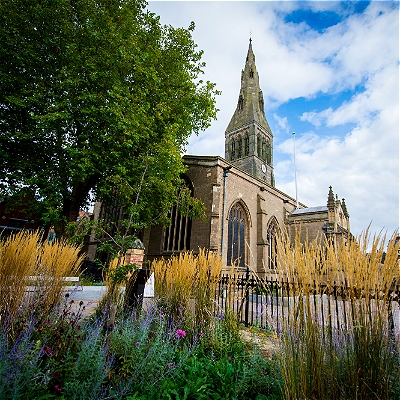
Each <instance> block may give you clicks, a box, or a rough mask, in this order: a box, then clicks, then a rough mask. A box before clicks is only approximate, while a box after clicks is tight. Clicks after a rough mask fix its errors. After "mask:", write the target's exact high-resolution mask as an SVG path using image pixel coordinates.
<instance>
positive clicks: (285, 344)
mask: <svg viewBox="0 0 400 400" xmlns="http://www.w3.org/2000/svg"><path fill="white" fill-rule="evenodd" d="M370 239H371V238H370V235H369V232H368V230H367V231H366V232H365V233H364V234H363V235H361V236H360V237H358V238H357V239H355V238H351V239H349V240H348V241H347V242H346V243H345V242H341V243H336V244H335V243H333V242H331V241H326V242H325V243H323V242H322V241H321V240H318V239H316V240H314V241H312V242H306V243H301V242H300V236H299V235H297V237H296V239H295V241H294V243H292V244H291V243H290V242H289V240H288V237H286V238H285V239H284V240H282V241H281V242H279V243H278V270H277V272H278V274H279V276H280V282H281V285H282V287H286V288H287V293H288V295H287V296H288V303H289V307H288V308H287V315H285V316H284V318H282V335H281V343H282V352H281V357H280V361H281V370H282V374H283V381H284V389H285V398H287V399H299V398H307V399H353V398H354V399H357V398H358V399H370V398H371V399H372V398H381V399H388V398H394V397H393V396H394V395H395V394H394V393H395V392H396V391H398V390H399V388H400V386H399V384H400V382H399V353H398V352H399V346H398V345H399V343H398V337H396V336H395V334H394V330H393V314H392V307H393V301H392V300H393V295H394V293H395V291H394V288H395V286H396V283H397V281H398V279H399V277H400V274H399V272H400V271H399V264H398V261H397V250H398V247H399V245H398V243H397V244H396V242H395V240H394V236H393V237H392V239H391V240H390V241H389V244H388V246H387V247H385V242H386V238H385V236H380V235H378V236H375V237H373V239H372V243H371V240H370ZM370 243H371V245H370ZM398 394H399V392H397V395H398Z"/></svg>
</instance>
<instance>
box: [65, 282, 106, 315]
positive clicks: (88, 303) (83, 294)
mask: <svg viewBox="0 0 400 400" xmlns="http://www.w3.org/2000/svg"><path fill="white" fill-rule="evenodd" d="M106 292H107V287H106V286H81V287H74V286H71V290H69V291H68V293H69V295H70V297H69V298H70V299H71V300H74V307H76V308H78V307H79V302H80V301H83V305H84V306H85V311H84V313H83V315H84V316H87V315H90V314H92V313H93V312H94V310H95V309H96V307H97V306H98V304H99V303H100V301H101V299H102V298H103V296H104V295H105V294H106Z"/></svg>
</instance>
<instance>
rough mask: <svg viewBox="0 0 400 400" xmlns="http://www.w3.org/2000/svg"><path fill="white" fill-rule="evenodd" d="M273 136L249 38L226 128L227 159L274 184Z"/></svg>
mask: <svg viewBox="0 0 400 400" xmlns="http://www.w3.org/2000/svg"><path fill="white" fill-rule="evenodd" d="M272 140H273V135H272V132H271V129H270V127H269V125H268V122H267V119H266V118H265V112H264V98H263V93H262V91H261V89H260V83H259V78H258V72H257V68H256V63H255V56H254V53H253V48H252V45H251V39H250V43H249V49H248V51H247V57H246V64H245V67H244V69H243V70H242V78H241V87H240V93H239V99H238V103H237V107H236V110H235V112H234V114H233V116H232V118H231V121H230V122H229V125H228V127H227V128H226V131H225V159H227V160H228V161H230V162H232V163H233V164H235V165H236V166H237V167H239V168H241V169H243V170H244V171H246V172H248V173H249V174H251V175H254V176H255V177H257V178H259V179H261V180H263V181H264V182H266V183H267V184H269V185H271V186H275V181H274V173H273V164H272V148H273V147H272Z"/></svg>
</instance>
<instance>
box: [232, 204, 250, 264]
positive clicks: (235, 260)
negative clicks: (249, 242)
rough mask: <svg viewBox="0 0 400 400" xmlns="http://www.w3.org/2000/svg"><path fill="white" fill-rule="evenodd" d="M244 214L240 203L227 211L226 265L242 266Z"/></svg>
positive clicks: (244, 260) (243, 258) (244, 228)
mask: <svg viewBox="0 0 400 400" xmlns="http://www.w3.org/2000/svg"><path fill="white" fill-rule="evenodd" d="M245 235H246V214H245V211H244V209H243V207H242V206H241V204H240V203H236V204H234V205H233V206H232V208H231V210H230V211H229V217H228V247H227V265H236V266H239V267H244V266H245V265H246V259H245Z"/></svg>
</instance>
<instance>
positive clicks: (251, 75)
mask: <svg viewBox="0 0 400 400" xmlns="http://www.w3.org/2000/svg"><path fill="white" fill-rule="evenodd" d="M250 78H252V79H253V78H254V72H253V70H252V69H251V70H250Z"/></svg>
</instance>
